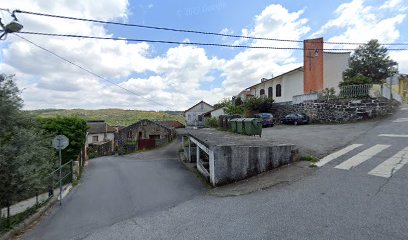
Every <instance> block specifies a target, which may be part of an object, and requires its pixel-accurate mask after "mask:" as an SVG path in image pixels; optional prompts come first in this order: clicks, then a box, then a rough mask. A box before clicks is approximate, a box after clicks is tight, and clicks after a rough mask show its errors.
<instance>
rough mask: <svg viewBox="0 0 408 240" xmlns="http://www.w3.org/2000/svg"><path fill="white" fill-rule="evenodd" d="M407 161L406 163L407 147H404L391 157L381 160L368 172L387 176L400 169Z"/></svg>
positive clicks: (407, 159) (407, 161)
mask: <svg viewBox="0 0 408 240" xmlns="http://www.w3.org/2000/svg"><path fill="white" fill-rule="evenodd" d="M407 163H408V147H406V148H404V149H403V150H401V151H399V152H398V153H397V154H395V155H394V156H392V157H391V158H389V159H387V160H385V161H384V162H382V163H381V164H380V165H378V166H377V167H375V168H374V169H373V170H371V171H370V172H369V173H368V174H370V175H374V176H379V177H385V178H389V177H391V176H392V174H394V173H395V172H396V171H398V170H399V169H401V168H402V167H403V166H404V165H405V164H407Z"/></svg>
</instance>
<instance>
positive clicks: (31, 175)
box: [0, 74, 56, 216]
mask: <svg viewBox="0 0 408 240" xmlns="http://www.w3.org/2000/svg"><path fill="white" fill-rule="evenodd" d="M13 79H14V76H13V75H4V74H0V207H1V208H3V207H7V208H8V209H9V207H10V205H11V204H13V203H14V202H16V201H19V200H22V199H24V198H27V197H32V196H33V195H34V194H36V193H37V191H38V190H39V189H44V191H46V190H45V189H47V185H48V181H47V180H48V174H49V173H50V172H51V169H52V167H53V165H54V164H55V160H56V156H55V153H54V150H53V149H52V147H51V139H50V136H48V135H46V134H45V133H44V131H43V130H42V129H41V128H40V127H39V125H38V123H37V122H36V121H35V119H34V118H33V117H32V116H31V115H29V114H28V113H25V112H23V111H22V110H21V108H22V106H23V101H22V99H21V98H20V96H19V93H20V91H19V90H18V88H17V86H16V85H15V83H14V81H13ZM7 216H9V211H8V214H7Z"/></svg>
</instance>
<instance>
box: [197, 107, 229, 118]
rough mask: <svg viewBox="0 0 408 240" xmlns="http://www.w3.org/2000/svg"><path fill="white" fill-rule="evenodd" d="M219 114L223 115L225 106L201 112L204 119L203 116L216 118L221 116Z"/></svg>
mask: <svg viewBox="0 0 408 240" xmlns="http://www.w3.org/2000/svg"><path fill="white" fill-rule="evenodd" d="M221 115H225V107H222V108H217V109H214V110H211V111H209V112H206V113H203V114H201V116H202V117H203V119H205V118H216V119H218V117H219V116H221Z"/></svg>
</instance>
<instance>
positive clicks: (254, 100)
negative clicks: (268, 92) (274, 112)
mask: <svg viewBox="0 0 408 240" xmlns="http://www.w3.org/2000/svg"><path fill="white" fill-rule="evenodd" d="M273 102H274V100H273V99H272V98H267V97H251V98H248V99H246V100H245V101H244V108H245V110H247V111H258V112H270V109H271V106H272V103H273Z"/></svg>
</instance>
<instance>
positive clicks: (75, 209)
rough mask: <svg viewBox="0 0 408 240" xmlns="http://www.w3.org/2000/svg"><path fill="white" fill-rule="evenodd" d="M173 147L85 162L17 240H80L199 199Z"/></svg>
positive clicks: (194, 183) (195, 185)
mask: <svg viewBox="0 0 408 240" xmlns="http://www.w3.org/2000/svg"><path fill="white" fill-rule="evenodd" d="M178 146H179V145H178V143H176V142H174V143H172V144H170V145H168V146H166V147H164V148H161V149H159V150H155V151H148V152H144V153H139V154H132V155H127V156H111V157H102V158H97V159H92V160H90V161H89V165H88V168H87V169H86V171H85V174H84V176H83V179H82V180H81V184H80V185H79V186H78V187H77V188H75V189H74V190H73V192H71V193H70V194H69V195H68V197H66V198H64V199H63V205H62V207H60V206H58V205H56V206H55V207H54V208H53V209H52V211H51V213H50V214H49V216H47V217H46V218H45V219H43V220H42V222H41V224H39V226H37V227H36V228H35V229H34V230H33V231H30V232H28V233H27V234H25V235H24V236H23V239H41V240H46V239H81V238H83V237H85V236H87V235H88V234H90V233H92V232H94V231H97V230H98V229H101V228H106V227H109V226H110V225H112V224H114V223H116V222H119V221H122V220H125V219H129V218H131V217H133V216H135V215H137V216H141V215H143V214H147V213H152V212H158V211H162V210H164V209H168V208H169V207H172V206H175V205H177V204H180V203H181V202H183V201H187V200H190V199H192V198H194V197H195V196H197V195H200V194H201V193H202V192H203V191H204V190H205V188H204V187H203V186H202V183H201V182H200V181H199V180H198V179H197V178H196V177H195V176H194V175H192V174H191V172H189V171H188V170H187V169H186V168H185V167H184V166H183V165H182V164H181V163H180V162H178V161H177V159H176V158H177V150H178Z"/></svg>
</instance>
